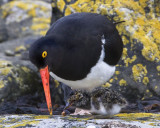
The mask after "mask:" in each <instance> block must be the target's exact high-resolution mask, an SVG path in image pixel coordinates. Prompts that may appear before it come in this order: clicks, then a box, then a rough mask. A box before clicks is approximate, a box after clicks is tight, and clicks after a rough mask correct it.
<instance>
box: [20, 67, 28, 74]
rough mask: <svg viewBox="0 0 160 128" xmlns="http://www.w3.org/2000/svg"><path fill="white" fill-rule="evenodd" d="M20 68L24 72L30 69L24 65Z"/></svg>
mask: <svg viewBox="0 0 160 128" xmlns="http://www.w3.org/2000/svg"><path fill="white" fill-rule="evenodd" d="M21 68H22V70H23V71H25V72H26V73H28V72H30V69H29V68H27V67H25V66H22V67H21Z"/></svg>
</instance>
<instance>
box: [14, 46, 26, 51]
mask: <svg viewBox="0 0 160 128" xmlns="http://www.w3.org/2000/svg"><path fill="white" fill-rule="evenodd" d="M25 50H26V47H25V46H24V45H20V46H18V47H16V48H15V50H14V51H15V52H20V51H25Z"/></svg>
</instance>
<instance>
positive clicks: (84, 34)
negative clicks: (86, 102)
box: [29, 13, 123, 114]
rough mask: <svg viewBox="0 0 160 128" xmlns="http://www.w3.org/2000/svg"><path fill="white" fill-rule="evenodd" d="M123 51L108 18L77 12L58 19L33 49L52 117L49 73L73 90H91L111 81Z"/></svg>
mask: <svg viewBox="0 0 160 128" xmlns="http://www.w3.org/2000/svg"><path fill="white" fill-rule="evenodd" d="M122 50H123V43H122V39H121V37H120V35H119V33H118V31H117V29H116V27H115V25H114V24H113V23H112V22H111V21H110V20H109V19H108V18H107V17H105V16H102V15H100V14H95V13H74V14H71V15H69V16H65V17H62V18H60V19H59V20H57V21H56V22H55V23H54V24H53V25H52V26H51V27H50V29H49V30H48V32H47V34H46V35H45V36H44V37H42V38H40V39H38V40H37V41H36V42H35V43H33V45H32V46H31V47H30V50H29V57H30V60H31V62H32V63H33V64H35V65H36V66H37V67H38V68H39V69H40V74H41V78H42V82H43V86H44V90H45V94H46V100H47V105H48V109H49V111H50V114H51V99H50V90H49V74H50V75H51V76H52V77H53V78H54V79H56V80H58V81H60V82H63V83H65V84H66V85H68V86H70V87H71V88H72V89H84V90H89V91H91V90H93V89H94V88H95V87H98V86H100V85H102V84H104V83H105V82H107V81H108V80H109V79H110V78H111V76H112V75H113V74H114V72H115V65H116V64H117V63H118V61H119V59H120V57H121V55H122Z"/></svg>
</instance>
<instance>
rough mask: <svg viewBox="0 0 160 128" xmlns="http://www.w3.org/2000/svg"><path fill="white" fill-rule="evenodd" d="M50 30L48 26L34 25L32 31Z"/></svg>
mask: <svg viewBox="0 0 160 128" xmlns="http://www.w3.org/2000/svg"><path fill="white" fill-rule="evenodd" d="M48 28H49V25H48V24H42V23H41V24H33V25H32V26H31V29H32V30H39V29H48Z"/></svg>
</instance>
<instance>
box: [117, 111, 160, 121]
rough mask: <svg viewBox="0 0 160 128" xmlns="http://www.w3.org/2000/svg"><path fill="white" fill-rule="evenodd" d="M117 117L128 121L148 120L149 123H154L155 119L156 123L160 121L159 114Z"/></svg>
mask: <svg viewBox="0 0 160 128" xmlns="http://www.w3.org/2000/svg"><path fill="white" fill-rule="evenodd" d="M115 116H118V117H119V118H120V119H123V120H126V121H142V120H139V119H140V118H147V121H153V119H154V120H155V121H156V120H159V119H160V116H159V114H153V113H120V114H117V115H115Z"/></svg>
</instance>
